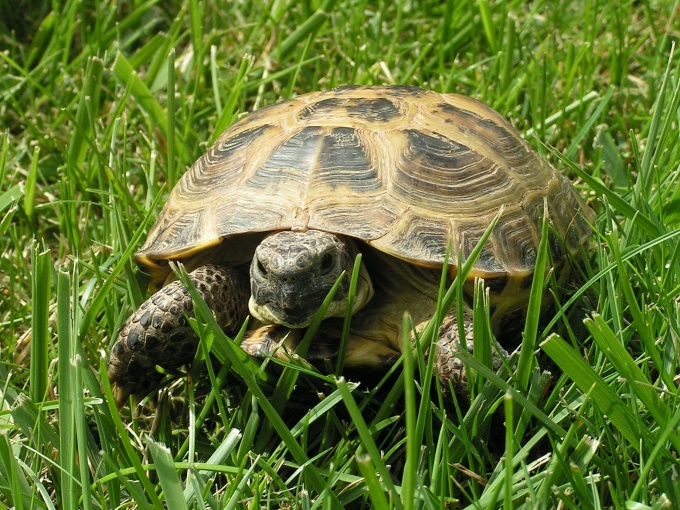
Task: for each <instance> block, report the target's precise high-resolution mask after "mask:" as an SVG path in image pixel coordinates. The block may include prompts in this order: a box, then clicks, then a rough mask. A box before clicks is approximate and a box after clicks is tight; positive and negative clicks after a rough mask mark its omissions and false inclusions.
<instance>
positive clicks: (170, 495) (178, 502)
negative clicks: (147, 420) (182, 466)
mask: <svg viewBox="0 0 680 510" xmlns="http://www.w3.org/2000/svg"><path fill="white" fill-rule="evenodd" d="M146 445H147V447H148V448H149V452H151V457H152V458H153V461H154V465H155V466H156V473H157V474H158V481H159V482H160V484H161V487H162V488H163V499H164V500H165V507H166V508H168V510H188V508H189V507H188V506H187V504H186V501H185V500H184V493H183V491H182V484H181V483H180V481H179V476H178V475H177V469H176V468H175V464H174V462H173V459H172V455H171V454H170V450H169V449H168V448H167V447H166V446H165V445H162V444H160V443H157V442H156V441H154V440H153V439H151V438H147V440H146Z"/></svg>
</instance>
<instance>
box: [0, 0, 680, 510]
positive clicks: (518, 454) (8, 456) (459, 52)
mask: <svg viewBox="0 0 680 510" xmlns="http://www.w3.org/2000/svg"><path fill="white" fill-rule="evenodd" d="M678 12H680V11H679V4H678V2H673V1H655V2H653V1H651V0H642V1H636V2H633V1H627V2H619V1H611V0H610V1H604V0H603V1H595V0H592V1H587V0H585V1H582V2H558V1H555V2H545V1H535V2H530V3H526V2H519V1H511V0H507V1H504V0H498V1H495V2H489V1H487V0H476V1H474V0H461V1H448V2H444V3H441V2H413V1H406V0H397V1H395V2H385V1H382V0H377V1H375V2H366V1H363V0H324V1H320V0H319V1H317V2H309V1H302V2H298V1H295V2H293V1H288V0H277V1H275V2H271V3H267V2H250V1H248V0H243V1H240V2H221V1H216V0H214V1H210V2H199V1H198V0H186V1H185V2H182V1H180V0H169V1H165V2H160V1H157V0H146V1H144V0H135V1H128V2H82V1H79V0H63V1H58V0H53V1H52V2H47V1H44V0H36V1H32V2H23V6H20V7H17V4H16V2H10V1H9V0H0V253H2V256H1V257H0V293H1V294H2V299H1V300H0V349H1V351H0V352H1V355H2V357H1V361H0V396H1V397H2V405H1V406H0V507H12V508H17V509H29V508H30V509H33V508H60V509H72V508H86V509H89V508H141V509H145V508H162V507H163V506H164V505H165V506H166V507H167V508H170V509H175V508H178V509H183V508H192V509H194V508H195V509H202V508H249V509H252V508H341V507H349V508H377V509H382V508H404V509H412V508H443V507H445V506H446V507H451V508H457V507H467V506H468V505H470V506H471V507H472V508H565V509H567V508H593V509H597V508H636V509H637V508H676V507H677V506H678V505H680V481H679V476H680V463H679V461H678V456H679V455H680V435H679V434H678V430H679V427H678V424H679V422H680V402H679V395H678V383H679V379H678V374H680V371H679V370H678V349H679V343H680V319H679V315H680V314H679V307H680V300H679V296H680V243H679V240H678V237H679V235H680V230H679V229H680V176H679V173H680V144H679V143H678V140H679V139H680V132H679V131H680V130H679V127H678V124H679V122H680V115H679V110H678V106H679V104H680V59H679V57H678V55H677V51H675V48H674V44H675V43H677V40H678V36H679V35H680V33H679V32H678V29H677V27H678V26H679V24H680V22H679V20H678V17H677V16H678ZM345 83H353V84H385V83H404V84H411V85H419V86H422V87H426V88H431V89H434V90H437V91H440V92H460V93H464V94H467V95H470V96H473V97H475V98H478V99H480V100H482V101H484V102H486V103H488V104H490V105H491V106H493V107H494V108H496V109H497V110H499V111H500V112H501V113H502V114H504V115H505V116H507V117H508V118H509V119H510V120H511V121H512V122H513V124H514V125H515V126H516V127H517V129H518V130H519V131H520V132H522V133H524V135H525V136H526V138H527V139H528V140H529V141H530V142H531V143H532V144H533V145H534V146H535V147H536V149H537V150H538V151H539V152H540V153H541V154H543V155H544V156H545V157H546V158H548V159H549V160H550V161H552V162H553V163H554V164H555V165H556V166H557V167H558V168H559V169H560V170H561V171H563V172H564V173H565V174H566V175H568V176H569V177H570V178H571V179H572V180H573V181H574V182H575V183H576V185H577V187H578V189H579V191H580V192H581V193H582V195H583V196H584V197H585V198H586V199H587V200H588V201H589V202H590V203H591V204H592V205H593V206H594V208H595V209H596V210H597V212H598V220H597V235H596V236H595V237H594V241H593V245H594V249H593V251H592V254H591V256H589V257H587V259H586V260H585V261H584V264H583V266H584V267H583V274H582V278H581V281H580V283H578V284H576V285H574V288H573V289H572V291H573V292H572V293H567V294H564V293H561V294H555V296H556V299H557V302H558V306H557V310H558V312H557V313H555V314H554V317H553V315H551V316H550V317H548V321H547V324H543V323H542V324H541V325H539V326H538V327H536V326H535V325H533V323H532V325H531V327H528V328H527V331H526V335H527V342H528V343H529V344H528V345H535V346H536V347H537V353H538V355H537V356H535V357H532V356H528V355H527V354H530V352H527V351H526V350H525V352H524V353H523V354H522V356H520V358H521V360H520V362H519V364H518V372H517V373H516V374H510V373H508V370H507V369H501V371H500V372H499V373H498V374H495V373H493V372H491V371H490V370H489V369H488V368H486V365H485V364H484V363H482V362H481V361H477V360H476V359H474V358H471V357H469V356H466V360H467V361H468V362H469V365H470V366H471V367H473V368H475V369H476V372H477V373H478V374H480V375H478V376H476V377H477V378H476V379H474V380H473V384H472V387H473V392H474V393H473V397H474V398H473V401H472V402H471V404H470V408H469V410H466V409H461V408H458V407H456V406H455V405H454V406H448V407H446V406H445V405H443V402H442V400H441V393H440V392H439V391H438V389H437V388H435V389H434V391H433V393H432V396H433V398H430V396H431V392H430V387H431V386H432V385H433V383H434V381H433V380H432V379H431V378H430V377H428V374H430V373H431V370H432V367H431V365H430V366H428V365H427V364H426V363H424V360H423V357H422V356H419V355H418V354H417V353H416V355H414V356H406V357H405V359H404V360H403V362H401V363H400V364H399V365H397V366H396V367H395V369H394V371H393V373H392V374H388V375H387V376H386V377H385V379H383V380H381V381H379V382H376V383H375V384H371V385H363V386H358V385H357V384H356V383H355V382H354V381H352V380H345V379H342V378H336V377H334V376H321V375H319V374H318V373H316V371H314V370H313V369H312V368H311V367H309V366H308V365H306V364H305V363H304V362H303V361H302V360H297V361H294V362H292V363H291V364H290V365H289V366H287V367H286V368H285V369H284V372H283V374H282V375H281V376H280V377H278V376H272V375H271V373H268V372H265V371H260V369H259V368H258V366H257V365H256V364H254V363H253V362H252V361H250V360H247V359H243V358H242V357H240V354H239V352H238V350H237V349H236V348H234V346H233V345H232V344H230V343H229V342H228V341H225V338H224V336H223V335H222V333H221V332H220V331H219V330H216V329H215V328H214V327H212V326H211V324H210V323H208V324H207V326H204V325H203V324H201V323H199V324H197V327H198V328H199V329H200V330H201V331H202V336H203V339H204V343H203V345H204V346H205V347H208V346H212V347H211V349H212V352H213V354H214V356H215V357H216V358H217V359H219V360H220V361H221V363H220V364H215V365H213V364H210V363H208V364H206V363H205V362H204V361H201V360H204V359H205V358H206V357H207V356H206V355H205V354H201V355H199V357H198V358H199V359H198V360H197V362H196V363H195V365H194V366H195V368H196V369H197V370H196V374H198V373H202V375H201V376H198V375H197V376H196V377H194V378H192V379H191V381H190V383H187V379H186V378H178V379H176V380H174V382H172V383H171V384H169V385H168V387H167V388H166V390H165V392H164V394H163V396H162V398H161V399H160V401H159V405H158V407H157V409H156V410H155V411H154V412H151V411H149V410H148V409H147V410H145V411H144V412H143V413H141V414H135V413H133V414H131V413H130V411H129V410H128V409H125V410H124V411H123V412H122V414H119V413H118V411H117V410H116V409H115V406H114V404H113V400H112V398H111V394H110V388H109V387H108V385H107V384H106V383H105V372H106V370H105V363H104V361H103V359H104V356H105V354H104V353H105V352H106V351H107V350H108V349H109V346H110V345H111V344H112V342H113V341H115V338H116V332H117V329H118V328H119V327H120V325H121V323H122V322H123V321H124V320H125V318H126V317H127V316H128V315H129V314H130V312H131V311H132V310H133V309H134V308H135V307H136V306H137V305H139V304H140V303H141V302H142V301H143V300H144V299H145V296H146V285H147V279H146V278H145V277H144V276H143V275H142V274H140V273H139V271H138V270H137V268H136V266H135V264H134V262H133V259H132V258H131V255H132V253H134V251H135V249H136V248H138V247H139V246H140V245H141V242H143V239H144V237H145V233H146V232H147V231H148V229H149V227H150V225H151V223H152V222H153V220H154V219H155V217H156V216H157V214H158V212H159V210H160V206H161V204H162V203H163V200H164V198H165V197H166V196H167V194H168V192H169V189H170V188H171V187H172V185H173V184H174V183H175V182H176V181H177V179H178V177H179V176H180V175H181V174H182V172H183V171H184V170H186V168H187V167H188V166H189V165H190V164H191V163H192V162H193V161H194V160H195V159H196V158H197V157H198V156H200V155H201V154H202V153H203V152H204V151H205V149H206V148H207V147H208V146H209V144H210V143H211V142H212V141H213V140H214V139H215V137H216V136H217V135H218V134H219V133H220V132H221V131H222V130H223V129H224V128H225V127H226V126H228V125H229V124H230V123H232V122H233V121H234V120H236V119H237V118H239V116H241V115H242V114H243V113H245V112H248V111H251V110H253V109H256V108H261V107H263V106H265V105H268V104H271V103H274V102H276V101H278V100H280V99H282V98H287V97H290V96H292V95H294V94H299V93H304V92H308V91H311V90H317V89H321V88H323V89H326V88H330V87H333V86H336V85H340V84H345ZM539 286H540V285H539ZM548 286H549V287H550V288H554V287H552V284H551V283H550V282H548ZM452 292H453V294H449V295H448V297H455V292H456V289H453V290H452ZM475 306H476V308H477V312H478V313H477V315H478V316H480V315H483V312H484V301H483V299H479V300H478V301H477V302H476V304H475ZM483 329H484V328H480V329H479V331H480V332H481V333H482V334H483V333H484V331H483ZM427 334H428V332H427V331H426V332H425V334H424V337H426V335H427ZM426 340H427V338H425V339H424V343H426ZM480 359H481V358H480ZM539 362H540V366H542V367H544V368H546V367H547V368H550V369H551V372H552V378H551V379H550V380H549V379H548V377H547V376H546V374H545V373H543V372H542V371H541V369H539ZM202 368H207V370H204V369H202ZM403 372H406V373H407V374H408V375H407V376H406V377H404V376H403V375H401V374H402V373H403ZM330 373H332V370H331V372H330ZM411 374H415V375H414V376H411ZM418 374H421V375H418ZM206 381H207V382H208V383H209V384H205V382H206ZM548 383H549V384H548ZM423 394H424V395H425V398H422V395H423ZM271 395H276V398H275V399H271V400H270V399H269V398H268V397H270V396H271ZM504 424H507V425H508V426H507V427H505V426H504ZM510 425H511V426H510Z"/></svg>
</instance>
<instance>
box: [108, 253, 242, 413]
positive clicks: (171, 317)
mask: <svg viewBox="0 0 680 510" xmlns="http://www.w3.org/2000/svg"><path fill="white" fill-rule="evenodd" d="M189 277H190V278H191V281H192V283H193V284H194V286H195V287H196V289H197V290H198V292H199V293H200V294H201V297H202V298H203V300H204V301H205V302H206V304H207V305H208V307H209V308H210V309H211V310H212V312H213V315H214V316H215V319H216V320H217V323H218V324H219V325H220V327H221V328H222V329H223V330H224V331H225V332H226V333H227V334H229V335H232V334H235V333H236V332H237V331H238V329H239V328H240V326H241V325H242V324H243V321H244V320H245V318H246V316H247V314H248V294H249V289H248V281H247V275H246V274H244V273H241V272H239V271H237V270H235V269H234V268H231V267H226V266H217V265H210V264H209V265H205V266H202V267H199V268H198V269H196V270H194V271H192V272H191V273H189ZM193 316H194V304H193V301H192V299H191V295H190V294H189V290H188V289H187V288H186V287H185V286H184V284H183V283H182V282H180V281H179V280H177V281H174V282H172V283H170V284H168V285H166V286H165V287H163V288H162V289H161V290H159V291H158V292H156V293H155V294H154V295H152V296H151V297H150V298H149V299H147V300H146V301H145V302H144V303H142V305H141V306H140V307H139V308H138V309H137V311H135V313H133V314H132V315H131V316H130V318H128V320H127V321H125V323H124V324H123V325H122V326H121V328H120V330H119V336H118V340H117V341H116V343H115V344H114V346H113V348H112V349H111V355H110V356H109V360H108V364H107V371H108V377H109V381H110V382H111V383H112V384H115V386H116V388H115V397H116V403H117V404H118V406H119V407H121V406H122V405H124V404H125V401H126V400H127V398H128V397H129V396H130V394H133V395H135V397H136V398H138V399H141V398H142V397H144V396H146V395H147V394H148V393H149V392H150V391H151V390H153V388H155V387H156V385H158V383H159V382H160V380H161V379H162V377H163V374H161V373H160V372H158V371H157V370H156V365H158V366H160V367H162V368H165V369H167V370H174V369H177V368H179V367H181V366H182V365H186V364H187V363H190V362H191V361H192V360H193V359H194V356H195V354H196V349H197V348H198V341H199V339H198V335H196V333H195V332H194V330H193V329H191V326H189V324H188V322H187V320H186V318H187V317H193Z"/></svg>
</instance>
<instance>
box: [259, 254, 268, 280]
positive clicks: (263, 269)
mask: <svg viewBox="0 0 680 510" xmlns="http://www.w3.org/2000/svg"><path fill="white" fill-rule="evenodd" d="M257 271H258V272H259V273H260V274H261V275H262V276H266V275H267V268H265V267H264V264H263V263H262V261H261V260H260V259H259V258H258V259H257Z"/></svg>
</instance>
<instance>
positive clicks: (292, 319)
mask: <svg viewBox="0 0 680 510" xmlns="http://www.w3.org/2000/svg"><path fill="white" fill-rule="evenodd" d="M248 308H250V313H251V314H252V315H253V317H255V318H256V319H257V320H259V321H261V322H264V323H266V324H280V325H282V326H286V327H287V328H291V329H298V328H306V327H307V326H309V325H310V324H311V322H312V318H313V317H314V314H315V313H316V310H315V309H310V308H308V307H304V308H283V307H281V306H277V305H275V304H273V303H264V304H258V303H256V302H255V300H254V299H253V298H252V297H251V298H250V301H249V302H248Z"/></svg>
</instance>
